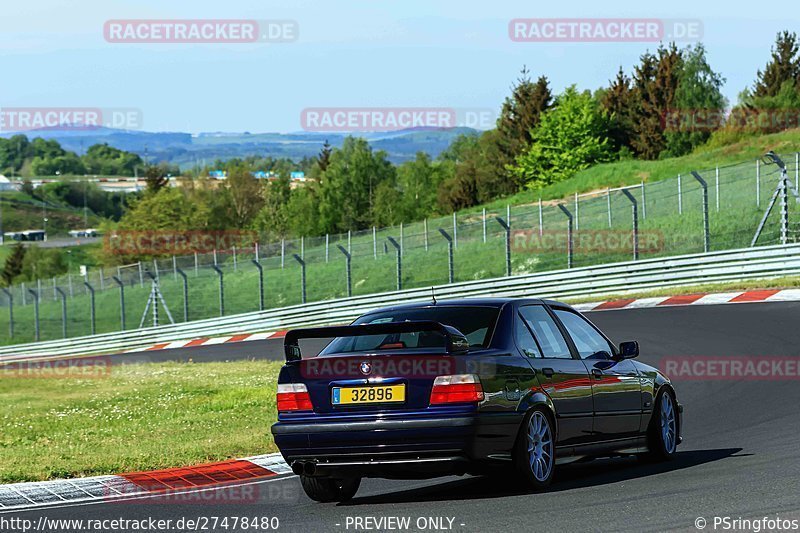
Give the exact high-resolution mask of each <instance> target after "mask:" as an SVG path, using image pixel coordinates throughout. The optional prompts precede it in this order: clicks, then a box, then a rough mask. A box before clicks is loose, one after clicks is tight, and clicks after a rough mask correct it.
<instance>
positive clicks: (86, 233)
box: [69, 228, 100, 239]
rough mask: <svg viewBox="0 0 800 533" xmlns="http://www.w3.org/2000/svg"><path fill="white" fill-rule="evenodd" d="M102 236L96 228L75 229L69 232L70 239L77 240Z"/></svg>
mask: <svg viewBox="0 0 800 533" xmlns="http://www.w3.org/2000/svg"><path fill="white" fill-rule="evenodd" d="M99 235H100V232H99V231H97V230H96V229H94V228H87V229H74V230H71V231H70V232H69V236H70V237H74V238H76V239H79V238H82V237H83V238H86V237H97V236H99Z"/></svg>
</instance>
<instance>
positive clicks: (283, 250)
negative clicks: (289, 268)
mask: <svg viewBox="0 0 800 533" xmlns="http://www.w3.org/2000/svg"><path fill="white" fill-rule="evenodd" d="M285 259H286V239H281V269H283V267H284V266H285V264H286V261H285Z"/></svg>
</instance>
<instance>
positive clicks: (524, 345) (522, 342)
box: [514, 315, 542, 357]
mask: <svg viewBox="0 0 800 533" xmlns="http://www.w3.org/2000/svg"><path fill="white" fill-rule="evenodd" d="M514 330H515V332H514V336H515V337H516V340H517V347H519V349H520V350H521V351H522V353H524V354H525V355H527V356H528V357H541V356H542V354H541V352H540V351H539V347H538V346H536V341H535V340H534V339H533V335H531V330H529V329H528V326H526V325H525V322H523V321H522V317H521V316H519V315H517V319H516V320H515V324H514Z"/></svg>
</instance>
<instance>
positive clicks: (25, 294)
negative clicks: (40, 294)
mask: <svg viewBox="0 0 800 533" xmlns="http://www.w3.org/2000/svg"><path fill="white" fill-rule="evenodd" d="M27 294H28V289H26V288H25V282H24V281H23V282H22V305H28V299H27V297H26V296H27Z"/></svg>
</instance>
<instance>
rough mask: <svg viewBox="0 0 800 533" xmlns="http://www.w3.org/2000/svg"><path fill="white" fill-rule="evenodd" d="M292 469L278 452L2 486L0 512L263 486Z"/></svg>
mask: <svg viewBox="0 0 800 533" xmlns="http://www.w3.org/2000/svg"><path fill="white" fill-rule="evenodd" d="M291 473H292V469H291V468H289V465H287V464H286V462H285V461H284V460H283V457H282V456H281V454H279V453H272V454H268V455H258V456H255V457H248V458H246V459H233V460H230V461H223V462H219V463H209V464H205V465H197V466H191V467H179V468H168V469H165V470H153V471H150V472H134V473H130V474H120V475H111V476H94V477H86V478H76V479H59V480H53V481H38V482H31V483H13V484H9V485H0V513H2V512H4V511H11V510H19V509H29V508H34V507H44V506H52V505H58V504H64V503H80V502H92V501H96V502H103V501H109V500H121V499H125V498H131V497H141V496H150V495H159V494H162V495H164V494H169V495H170V497H171V498H174V497H175V495H178V494H181V493H185V492H191V491H197V490H202V489H211V488H216V487H224V486H234V485H238V484H243V483H248V482H252V481H261V480H264V479H267V478H272V477H276V476H279V475H282V474H291Z"/></svg>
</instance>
